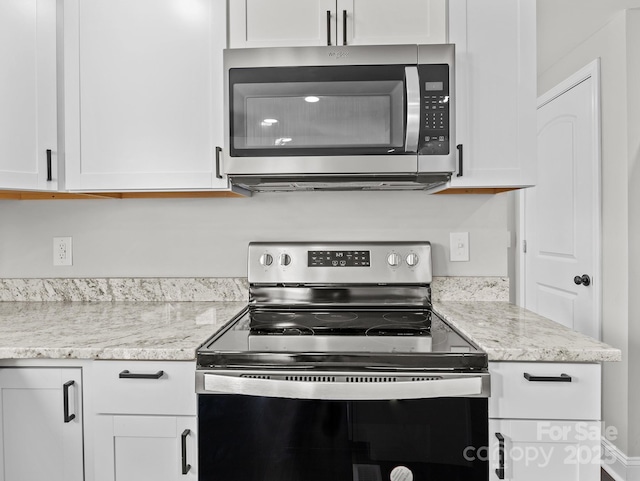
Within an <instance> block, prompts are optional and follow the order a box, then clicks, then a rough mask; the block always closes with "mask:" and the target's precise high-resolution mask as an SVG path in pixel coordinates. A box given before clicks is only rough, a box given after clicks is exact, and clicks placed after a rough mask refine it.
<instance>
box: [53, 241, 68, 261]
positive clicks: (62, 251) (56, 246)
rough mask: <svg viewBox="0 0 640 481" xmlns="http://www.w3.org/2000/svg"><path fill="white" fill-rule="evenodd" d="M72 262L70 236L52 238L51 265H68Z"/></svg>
mask: <svg viewBox="0 0 640 481" xmlns="http://www.w3.org/2000/svg"><path fill="white" fill-rule="evenodd" d="M72 264H73V260H72V248H71V237H54V238H53V265H54V266H70V265H72Z"/></svg>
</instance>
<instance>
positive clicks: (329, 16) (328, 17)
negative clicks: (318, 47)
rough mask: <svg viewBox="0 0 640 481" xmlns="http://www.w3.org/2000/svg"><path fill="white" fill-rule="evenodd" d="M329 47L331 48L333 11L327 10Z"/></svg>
mask: <svg viewBox="0 0 640 481" xmlns="http://www.w3.org/2000/svg"><path fill="white" fill-rule="evenodd" d="M327 45H328V46H329V47H330V46H331V10H327Z"/></svg>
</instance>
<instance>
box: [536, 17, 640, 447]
mask: <svg viewBox="0 0 640 481" xmlns="http://www.w3.org/2000/svg"><path fill="white" fill-rule="evenodd" d="M574 14H575V16H576V18H577V19H579V18H580V12H579V10H578V11H576V12H575V13H574ZM539 21H541V22H544V21H545V20H544V18H540V17H539ZM639 29H640V16H639V15H638V11H637V10H636V11H632V10H630V11H622V12H620V13H619V14H618V15H617V16H615V18H614V19H613V20H612V21H610V22H609V23H608V24H607V25H605V26H604V27H603V28H601V29H600V30H599V31H597V32H595V33H594V34H593V35H591V36H589V37H588V38H586V39H583V41H582V43H580V44H579V45H578V46H577V47H576V48H575V49H574V50H573V51H571V52H570V53H569V54H568V55H566V56H564V57H563V58H562V59H560V60H559V61H558V62H557V63H555V64H554V65H553V66H551V67H550V68H548V69H547V70H546V71H545V72H541V73H539V74H538V89H539V93H540V94H541V93H543V92H545V91H547V90H548V89H550V88H551V87H552V86H554V85H556V84H557V83H558V82H560V81H562V80H563V79H565V78H566V77H568V76H569V75H571V74H572V73H574V72H575V71H577V70H579V69H580V68H581V67H583V66H585V65H586V64H588V63H589V62H591V61H592V60H593V59H595V58H597V57H600V58H601V82H602V83H601V89H602V215H603V219H602V228H603V239H602V255H603V272H602V276H603V278H602V283H601V285H602V287H603V308H602V309H603V332H602V338H603V341H604V342H606V343H608V344H611V345H613V346H615V347H618V348H620V349H622V351H623V361H622V362H620V363H605V365H604V371H603V372H604V375H603V391H604V394H603V418H604V421H605V422H606V424H607V425H613V426H615V427H616V428H617V429H618V430H619V432H620V436H619V437H618V439H617V440H615V441H613V443H614V444H615V445H616V446H617V447H618V448H619V449H620V450H621V451H622V452H624V453H625V454H627V455H628V456H639V455H640V441H639V440H640V424H639V423H638V422H632V421H638V416H639V414H638V408H637V406H638V405H639V403H638V401H640V379H639V378H638V375H639V374H640V364H639V363H638V362H637V361H639V360H640V359H637V358H638V357H640V352H639V351H638V347H639V346H638V344H640V328H639V327H637V324H638V318H639V317H640V301H639V300H638V298H639V296H638V293H639V288H640V285H639V284H640V272H638V271H639V270H640V269H639V268H638V262H640V251H639V248H638V242H640V225H639V221H638V217H639V216H640V196H639V195H638V191H639V190H640V174H638V172H637V171H638V168H639V165H638V160H637V157H638V151H637V150H638V131H639V129H638V120H639V119H638V116H639V115H640V102H639V100H640V98H639V97H638V93H637V92H636V91H637V90H638V88H637V86H638V82H639V81H640V76H639V75H638V68H639V67H640V57H639V56H638V53H639V52H638V47H636V45H637V43H640V38H639V37H640V36H639V35H638V33H636V32H637V31H638V30H639ZM547 34H549V35H551V33H550V32H547ZM554 34H555V35H558V36H562V35H564V34H565V32H564V29H561V30H558V31H556V32H554ZM633 42H636V43H633ZM632 47H633V48H632ZM634 361H635V362H634Z"/></svg>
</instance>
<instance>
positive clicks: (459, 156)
mask: <svg viewBox="0 0 640 481" xmlns="http://www.w3.org/2000/svg"><path fill="white" fill-rule="evenodd" d="M456 149H458V174H457V177H462V167H463V157H462V144H458V145H456Z"/></svg>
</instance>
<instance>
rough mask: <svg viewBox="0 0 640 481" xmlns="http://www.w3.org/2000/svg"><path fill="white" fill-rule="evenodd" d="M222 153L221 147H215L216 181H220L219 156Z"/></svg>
mask: <svg viewBox="0 0 640 481" xmlns="http://www.w3.org/2000/svg"><path fill="white" fill-rule="evenodd" d="M221 153H222V147H216V177H217V178H218V179H222V174H221V173H220V154H221Z"/></svg>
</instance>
